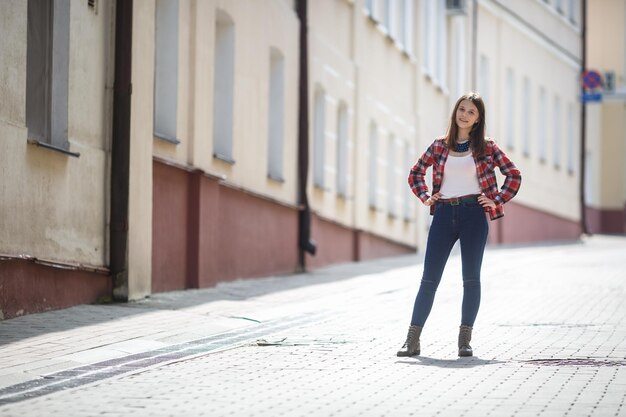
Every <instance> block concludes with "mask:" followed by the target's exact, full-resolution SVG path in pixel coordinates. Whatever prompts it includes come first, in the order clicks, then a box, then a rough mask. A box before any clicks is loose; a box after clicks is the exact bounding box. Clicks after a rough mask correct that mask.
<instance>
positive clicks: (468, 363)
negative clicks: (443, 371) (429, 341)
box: [396, 356, 506, 368]
mask: <svg viewBox="0 0 626 417" xmlns="http://www.w3.org/2000/svg"><path fill="white" fill-rule="evenodd" d="M414 359H415V360H400V361H397V362H396V363H401V364H405V365H419V366H436V367H438V368H473V367H476V366H484V365H497V364H501V363H506V361H497V360H495V359H480V358H478V357H476V356H472V357H470V358H458V359H436V358H429V357H427V356H418V357H416V358H414Z"/></svg>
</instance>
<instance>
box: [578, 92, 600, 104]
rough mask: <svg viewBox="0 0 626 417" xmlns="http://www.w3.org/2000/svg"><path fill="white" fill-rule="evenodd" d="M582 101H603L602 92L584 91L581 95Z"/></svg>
mask: <svg viewBox="0 0 626 417" xmlns="http://www.w3.org/2000/svg"><path fill="white" fill-rule="evenodd" d="M580 101H582V102H583V103H589V102H600V101H602V93H584V94H582V95H581V96H580Z"/></svg>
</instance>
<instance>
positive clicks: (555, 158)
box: [552, 96, 561, 169]
mask: <svg viewBox="0 0 626 417" xmlns="http://www.w3.org/2000/svg"><path fill="white" fill-rule="evenodd" d="M552 117H554V131H553V133H552V140H553V141H554V142H552V163H553V164H554V168H556V169H561V99H560V98H559V96H555V97H554V114H553V115H552Z"/></svg>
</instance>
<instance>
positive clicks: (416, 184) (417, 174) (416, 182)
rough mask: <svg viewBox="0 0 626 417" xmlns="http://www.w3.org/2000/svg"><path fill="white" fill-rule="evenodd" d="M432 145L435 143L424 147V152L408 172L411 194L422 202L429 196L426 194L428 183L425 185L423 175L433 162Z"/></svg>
mask: <svg viewBox="0 0 626 417" xmlns="http://www.w3.org/2000/svg"><path fill="white" fill-rule="evenodd" d="M434 146H435V143H433V144H432V145H430V146H429V147H428V149H426V152H424V154H423V155H422V156H420V158H419V159H418V160H417V162H416V163H415V165H413V167H412V168H411V171H410V172H409V187H411V191H413V194H415V195H416V196H417V198H419V199H420V200H421V201H422V202H426V200H428V198H429V197H430V196H429V195H428V185H426V180H425V176H426V170H427V169H428V167H429V166H431V165H432V164H433V163H434V158H433V155H434Z"/></svg>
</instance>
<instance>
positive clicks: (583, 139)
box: [579, 0, 589, 235]
mask: <svg viewBox="0 0 626 417" xmlns="http://www.w3.org/2000/svg"><path fill="white" fill-rule="evenodd" d="M581 3H582V4H581V7H582V10H581V15H582V16H581V19H580V25H581V37H582V51H581V52H582V68H581V72H580V73H581V77H582V74H583V73H584V72H585V70H586V69H587V0H582V2H581ZM581 81H582V80H581ZM580 85H581V87H580V93H581V96H582V95H583V94H584V93H585V88H584V87H583V83H582V82H581V83H580ZM586 130H587V105H586V104H585V102H584V101H583V102H582V103H581V106H580V181H579V194H580V230H581V232H582V234H583V235H588V234H589V229H588V228H587V207H586V203H585V175H586V173H585V171H586V167H585V165H586V153H587V132H586Z"/></svg>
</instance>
